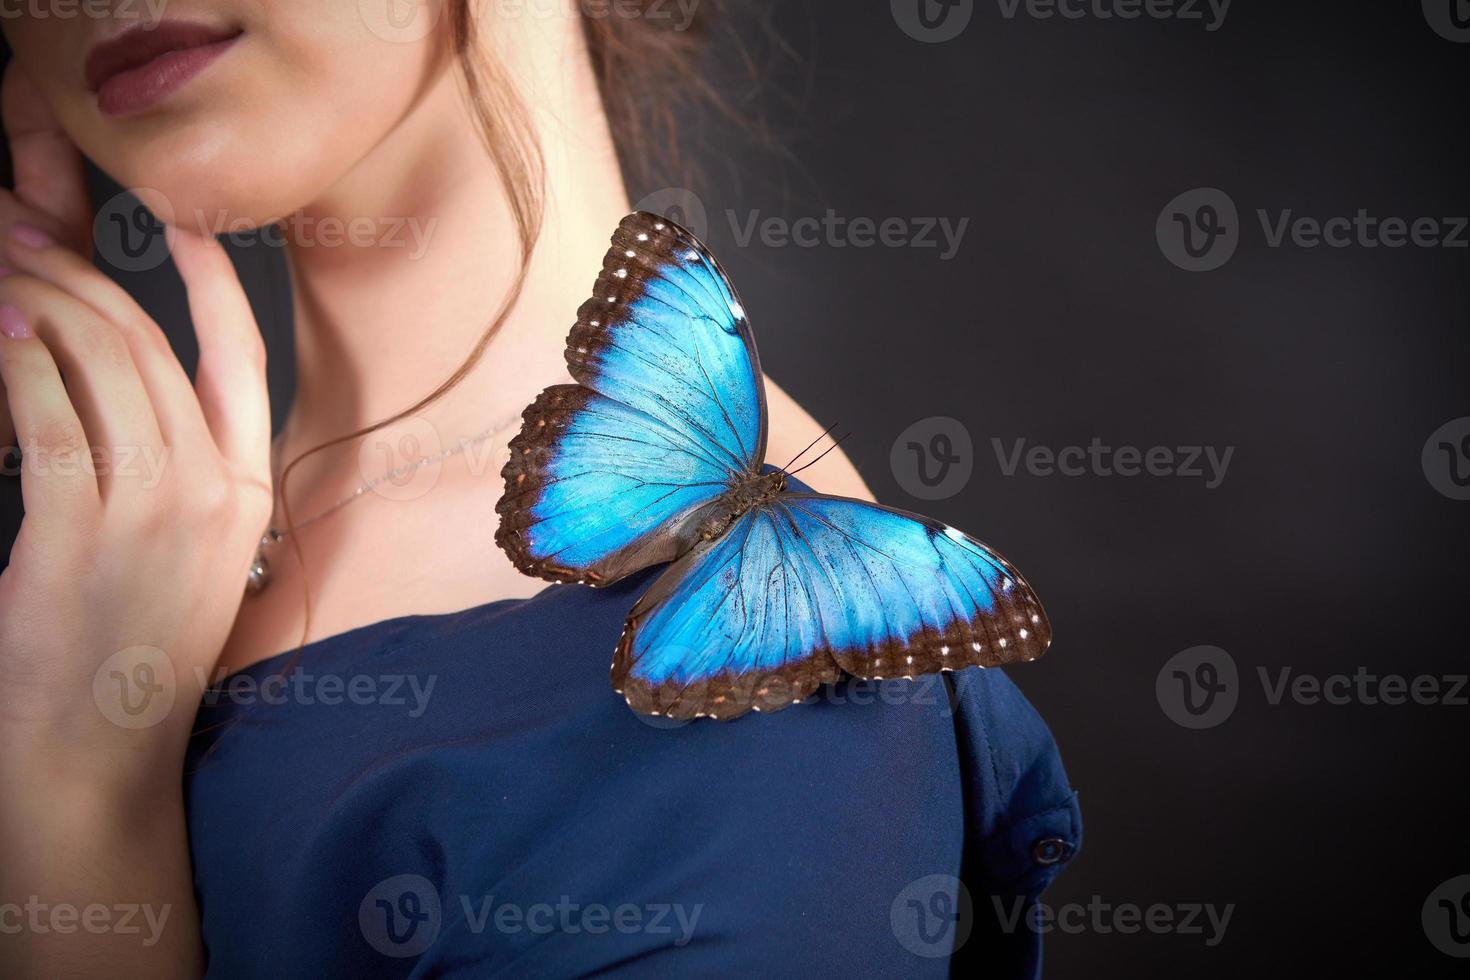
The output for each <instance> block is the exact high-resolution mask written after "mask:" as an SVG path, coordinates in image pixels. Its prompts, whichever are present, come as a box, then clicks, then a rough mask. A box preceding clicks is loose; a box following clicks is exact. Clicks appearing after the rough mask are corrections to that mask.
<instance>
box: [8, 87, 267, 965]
mask: <svg viewBox="0 0 1470 980" xmlns="http://www.w3.org/2000/svg"><path fill="white" fill-rule="evenodd" d="M4 89H5V91H4V104H5V128H6V136H7V138H8V139H9V141H10V144H11V149H12V156H13V158H14V161H15V172H16V179H17V186H16V189H15V191H14V192H13V193H0V233H3V262H4V265H5V269H6V272H7V273H8V274H7V275H5V276H4V277H3V278H0V380H3V384H4V396H5V400H6V403H7V405H8V409H9V415H10V417H11V419H12V420H13V423H14V427H15V432H16V439H17V444H18V446H19V447H20V450H21V453H22V459H21V467H20V469H21V492H22V495H23V498H24V503H25V519H24V522H23V523H22V525H21V529H20V533H19V535H18V536H17V538H16V541H15V544H14V547H13V549H12V551H11V559H10V564H9V566H8V567H7V568H6V569H5V571H4V573H3V574H0V782H3V786H4V792H3V793H0V973H3V974H4V975H5V976H7V977H32V976H34V977H52V976H67V977H92V976H98V977H103V976H105V977H113V976H147V977H165V978H170V977H181V978H182V977H197V976H198V975H199V974H200V972H201V968H202V964H203V950H202V945H201V942H200V937H199V927H198V913H197V911H196V909H195V906H194V897H193V887H192V882H191V876H190V870H189V851H188V841H187V836H186V833H185V826H184V806H183V797H182V782H183V758H184V750H185V745H186V742H187V740H188V736H189V732H190V728H191V726H192V724H193V719H194V714H195V709H196V707H197V705H198V702H199V696H200V693H201V690H202V688H203V687H204V686H205V684H206V678H207V677H208V675H209V671H210V669H211V668H212V667H213V665H214V663H215V661H216V660H217V658H218V656H219V651H220V649H221V647H222V646H223V644H224V641H225V639H226V637H227V635H228V633H229V630H230V627H231V624H232V623H233V621H234V618H235V614H236V611H237V610H238V607H239V603H240V600H241V597H242V595H243V588H244V583H245V579H246V573H247V569H248V567H249V564H250V561H251V559H252V557H253V555H254V548H255V544H256V542H257V541H258V540H259V537H260V534H261V533H262V531H263V530H264V527H265V524H266V521H267V520H268V519H269V517H270V508H271V482H270V465H269V445H270V420H269V418H270V417H269V406H268V401H267V396H266V388H265V376H264V365H265V355H264V349H263V345H262V343H261V338H260V334H259V331H258V329H257V328H256V326H255V322H254V318H253V316H252V314H251V311H250V307H249V304H248V302H247V300H246V298H245V295H244V292H243V290H242V289H241V288H240V284H239V281H238V279H236V277H235V273H234V268H233V266H232V264H231V263H230V260H229V257H228V256H227V255H226V254H225V253H224V251H223V249H221V248H220V246H219V245H218V244H217V243H216V242H214V241H213V240H206V239H201V238H198V237H195V236H190V235H186V234H179V235H177V236H175V237H173V238H172V239H171V244H172V247H173V254H174V261H175V265H176V266H177V268H178V270H179V273H180V275H181V276H182V278H183V280H184V284H185V287H186V289H187V292H188V297H189V306H190V312H191V315H192V318H193V321H194V324H195V329H196V330H197V332H198V338H199V349H200V360H199V370H198V380H197V386H196V385H191V383H190V381H189V379H188V377H187V375H186V374H185V373H184V370H183V368H182V367H181V366H180V364H179V362H178V359H177V358H176V357H174V355H173V352H172V350H171V349H170V347H169V345H168V342H167V340H166V338H165V337H164V335H163V333H162V331H161V330H159V328H158V326H157V324H155V323H154V322H153V321H152V320H151V319H149V317H148V316H147V315H146V314H145V313H144V312H143V311H142V310H141V309H140V308H139V307H138V306H137V305H136V304H135V303H134V302H133V300H132V299H131V297H129V296H128V294H127V293H126V292H125V291H123V290H122V289H121V288H120V287H118V286H117V285H116V284H115V283H113V282H112V281H111V280H109V279H107V278H106V277H105V276H103V275H101V273H99V272H98V271H97V270H96V269H95V268H93V267H92V265H91V263H90V262H89V261H87V260H86V259H85V258H83V256H82V255H81V254H78V250H79V249H85V250H86V251H87V252H90V226H89V225H86V224H84V225H83V227H80V228H79V227H77V225H76V223H75V218H76V216H78V215H81V216H83V220H84V221H85V216H86V215H88V214H89V209H88V208H87V207H85V206H81V207H79V206H78V204H77V202H78V201H82V202H85V200H86V197H85V188H84V186H83V184H82V169H81V160H80V157H79V155H78V154H77V151H76V149H75V148H74V147H72V146H71V144H70V143H69V142H68V141H67V140H66V138H65V137H64V136H63V135H62V134H61V132H60V130H59V129H57V128H56V125H55V122H54V120H52V119H50V117H49V114H48V113H47V112H46V110H45V107H44V106H42V105H41V103H40V100H39V99H38V98H36V97H35V96H34V94H33V93H32V92H31V91H30V87H29V85H28V84H27V83H26V81H25V79H24V77H23V76H21V75H19V73H18V70H17V69H16V67H15V66H14V65H13V64H12V66H11V68H10V70H9V71H8V72H7V76H6V79H5V83H4ZM63 243H65V244H63Z"/></svg>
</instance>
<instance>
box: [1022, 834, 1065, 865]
mask: <svg viewBox="0 0 1470 980" xmlns="http://www.w3.org/2000/svg"><path fill="white" fill-rule="evenodd" d="M1066 856H1067V842H1066V841H1064V840H1062V839H1061V838H1060V837H1043V838H1041V840H1039V841H1037V842H1036V843H1035V844H1033V845H1031V859H1032V860H1033V861H1035V862H1036V863H1037V864H1056V863H1057V862H1058V861H1060V860H1061V859H1062V858H1064V857H1066Z"/></svg>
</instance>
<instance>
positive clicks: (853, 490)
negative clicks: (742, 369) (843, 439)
mask: <svg viewBox="0 0 1470 980" xmlns="http://www.w3.org/2000/svg"><path fill="white" fill-rule="evenodd" d="M766 411H767V412H768V414H769V416H770V432H769V434H768V435H767V439H766V462H767V463H770V464H772V465H774V466H782V465H785V464H786V463H787V462H788V461H789V460H790V459H791V458H792V457H793V456H795V455H796V454H797V453H799V452H801V451H802V450H803V449H804V448H806V447H807V446H808V445H811V443H812V442H813V441H815V440H817V439H818V438H820V437H821V435H822V430H823V429H824V428H826V426H825V425H822V424H821V423H819V422H818V421H817V420H816V419H814V418H812V416H811V414H810V413H808V412H807V411H806V409H804V408H802V407H801V406H800V405H799V404H797V402H796V399H794V398H792V397H791V396H790V395H788V394H787V393H786V392H785V391H783V390H782V389H781V388H780V387H779V386H778V385H776V384H775V383H774V382H772V381H771V379H769V378H767V379H766ZM833 435H834V436H840V435H841V433H840V432H836V433H833ZM831 444H832V441H831V439H830V438H823V439H821V441H820V442H819V443H817V445H816V447H815V448H814V449H813V450H812V451H810V452H808V453H807V454H806V455H805V456H804V457H803V458H802V461H801V462H809V461H810V460H812V459H814V458H816V455H817V454H818V453H820V452H821V451H822V450H824V449H826V448H827V447H828V446H830V445H831ZM797 465H798V466H799V465H801V463H800V462H798V463H797ZM801 480H802V482H803V483H806V484H809V485H810V486H812V487H814V488H815V489H817V490H820V491H821V492H822V493H830V494H833V495H835V496H839V497H856V498H857V499H859V500H872V499H873V493H872V491H871V490H869V489H868V485H867V483H865V482H864V481H863V478H862V475H861V474H860V473H858V471H857V467H856V466H853V465H852V460H850V459H848V458H847V454H846V453H845V452H843V451H842V449H841V447H838V448H837V449H834V450H832V452H830V453H828V454H827V455H826V456H825V457H823V458H822V461H821V462H820V463H817V464H816V465H815V466H813V467H812V468H811V469H809V470H807V471H806V472H805V473H803V474H802V475H801Z"/></svg>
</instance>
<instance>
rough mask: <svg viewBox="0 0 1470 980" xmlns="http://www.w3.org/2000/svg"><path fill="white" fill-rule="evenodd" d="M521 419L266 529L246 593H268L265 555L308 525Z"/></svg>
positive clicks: (465, 440) (483, 439)
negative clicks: (285, 523)
mask: <svg viewBox="0 0 1470 980" xmlns="http://www.w3.org/2000/svg"><path fill="white" fill-rule="evenodd" d="M519 418H520V413H516V415H515V417H514V418H512V419H510V420H509V421H506V422H501V423H500V424H499V425H495V426H492V427H491V428H489V429H486V430H485V431H484V432H481V433H480V434H479V435H477V436H474V437H472V438H469V439H461V440H460V441H459V443H458V444H457V445H455V446H452V447H450V448H449V449H446V450H444V451H443V452H441V453H435V454H434V455H433V456H425V457H423V458H422V459H417V460H414V461H413V462H412V463H404V464H403V465H402V466H396V467H394V468H393V469H391V470H389V471H388V472H386V473H384V474H383V475H382V476H379V477H376V478H374V479H372V480H369V481H368V482H367V483H364V484H363V485H362V486H360V487H358V488H357V489H355V490H353V491H352V492H351V493H349V494H348V495H347V496H345V497H343V498H342V499H340V500H338V501H336V502H335V503H333V504H331V505H329V506H327V507H325V508H324V509H322V510H320V511H318V512H317V513H315V514H312V515H311V516H310V517H308V518H306V519H305V520H303V521H297V522H296V523H295V524H292V525H291V526H290V527H288V528H286V529H285V530H279V529H277V528H274V527H271V528H267V529H266V532H265V534H264V535H263V536H262V537H261V539H260V545H259V546H258V547H257V548H256V552H255V560H254V561H253V562H251V564H250V573H249V576H248V577H247V579H246V583H245V591H246V592H247V593H248V594H250V595H258V594H260V593H261V592H264V591H265V587H266V586H268V585H270V583H271V566H270V561H269V560H268V559H267V558H266V554H265V553H266V550H267V549H268V548H271V547H273V546H275V545H277V544H280V543H281V542H282V541H284V540H285V539H286V538H287V537H289V536H290V535H293V534H298V533H300V531H301V530H302V529H303V528H305V527H306V526H307V525H310V524H315V523H316V522H317V521H320V520H322V519H323V518H326V517H330V516H331V515H333V514H335V513H337V511H339V510H341V509H342V508H343V507H346V506H347V505H348V504H350V503H352V502H353V501H354V500H360V499H361V498H362V497H363V496H364V495H366V494H368V493H370V492H371V491H373V490H375V489H376V488H378V487H380V486H382V485H383V484H385V483H387V482H389V481H391V480H398V479H401V478H402V477H405V476H407V475H408V474H410V473H414V472H416V471H418V470H421V469H423V468H424V467H425V466H428V465H429V464H430V463H438V462H442V461H443V460H446V459H449V458H451V457H453V456H458V455H459V454H460V453H463V452H467V451H469V449H470V448H471V447H473V446H478V445H480V444H481V443H483V442H485V441H487V440H489V439H490V438H492V437H493V436H496V435H498V434H499V433H501V432H504V431H505V430H506V429H508V428H510V427H511V426H512V425H513V424H515V422H516V421H517V420H518V419H519Z"/></svg>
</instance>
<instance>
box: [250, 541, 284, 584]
mask: <svg viewBox="0 0 1470 980" xmlns="http://www.w3.org/2000/svg"><path fill="white" fill-rule="evenodd" d="M280 540H281V535H280V533H279V532H278V531H276V529H275V528H271V529H270V530H268V531H266V532H265V536H264V537H262V538H261V539H260V547H259V548H257V549H256V551H255V560H254V561H252V562H251V563H250V572H249V574H248V575H247V576H246V578H245V594H246V595H260V594H261V593H262V592H264V591H265V587H266V586H267V585H270V584H271V563H270V561H269V560H268V559H267V558H266V557H265V549H266V548H269V547H270V546H271V545H273V544H275V543H276V542H278V541H280Z"/></svg>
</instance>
